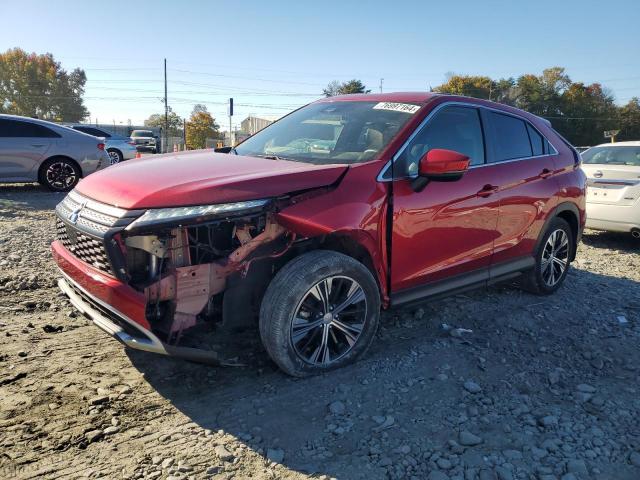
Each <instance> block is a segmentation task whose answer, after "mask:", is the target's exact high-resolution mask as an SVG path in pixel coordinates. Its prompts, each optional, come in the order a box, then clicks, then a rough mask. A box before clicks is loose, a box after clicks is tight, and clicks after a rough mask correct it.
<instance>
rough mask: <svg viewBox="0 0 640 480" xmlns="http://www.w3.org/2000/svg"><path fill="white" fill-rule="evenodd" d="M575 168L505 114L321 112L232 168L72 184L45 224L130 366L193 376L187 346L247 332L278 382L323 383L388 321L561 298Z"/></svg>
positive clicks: (479, 103) (187, 168)
mask: <svg viewBox="0 0 640 480" xmlns="http://www.w3.org/2000/svg"><path fill="white" fill-rule="evenodd" d="M579 163H580V157H579V156H578V154H577V153H576V151H575V150H574V149H573V148H572V147H571V146H570V145H569V144H568V143H567V142H566V141H565V140H564V139H563V138H562V137H561V136H559V135H558V134H557V133H556V132H555V131H554V130H553V129H552V128H551V126H550V124H549V122H547V121H546V120H543V119H541V118H539V117H536V116H534V115H531V114H529V113H526V112H523V111H520V110H517V109H514V108H511V107H508V106H504V105H499V104H496V103H492V102H488V101H483V100H478V99H472V98H465V97H458V96H450V95H437V94H431V93H395V94H379V95H378V94H369V95H347V96H341V97H332V98H326V99H322V100H319V101H317V102H315V103H312V104H309V105H307V106H305V107H303V108H301V109H299V110H296V111H294V112H293V113H291V114H289V115H287V116H286V117H284V118H282V119H281V120H279V121H277V122H276V123H274V124H272V125H271V126H269V127H267V128H265V129H264V130H262V131H260V132H259V133H257V134H255V135H254V136H253V137H250V138H249V139H247V140H246V141H244V142H243V143H241V144H240V145H238V146H237V147H236V148H235V149H231V151H230V152H229V154H222V153H214V152H212V151H210V150H200V151H194V152H184V153H179V154H175V153H174V154H171V153H170V154H166V155H162V156H156V157H153V158H149V159H146V158H145V159H141V160H136V161H131V162H125V163H122V164H119V165H115V166H113V167H110V168H108V169H106V170H104V171H101V172H98V173H96V174H94V175H91V176H90V177H88V178H86V179H83V180H82V181H81V182H80V183H79V184H78V186H77V187H76V188H75V190H73V191H72V192H71V193H69V195H68V196H67V197H66V198H65V199H64V200H63V201H62V202H61V203H60V204H59V205H58V206H57V207H56V213H57V232H58V239H57V240H56V241H54V242H53V244H52V250H53V256H54V258H55V260H56V262H57V264H58V266H59V267H60V271H61V273H62V275H61V278H60V280H59V286H60V288H61V289H62V291H63V292H64V293H65V294H66V295H68V297H69V298H70V300H71V302H72V303H73V304H74V305H75V306H76V307H77V308H78V309H79V310H81V311H82V312H83V313H84V314H85V315H86V316H88V317H89V318H91V319H92V320H93V322H95V324H96V325H98V326H99V327H100V328H102V329H103V330H105V331H107V332H109V333H110V334H112V335H114V336H115V337H117V338H118V339H119V340H120V341H122V342H123V343H125V344H126V345H128V346H130V347H132V348H138V349H142V350H147V351H150V352H157V353H163V354H169V355H177V356H181V357H186V358H190V359H202V360H206V359H207V358H208V356H210V355H211V352H207V351H205V350H201V349H197V348H194V347H193V346H190V345H188V344H187V343H186V342H185V338H186V337H187V336H188V335H183V333H184V332H187V331H188V330H189V329H193V328H194V327H197V326H199V325H202V324H207V323H210V324H212V325H215V326H216V329H223V330H224V329H227V328H231V330H230V331H233V329H235V328H236V327H246V326H249V325H255V324H256V323H257V324H258V325H259V332H260V337H261V339H262V342H263V344H264V346H265V348H266V350H267V352H268V353H269V355H270V356H271V358H272V359H273V360H274V361H275V362H276V363H277V364H278V366H279V367H280V368H281V369H282V370H284V371H285V372H286V373H288V374H291V375H295V376H307V375H311V374H316V373H320V372H325V371H327V370H331V369H334V368H338V367H341V366H344V365H346V364H348V363H350V362H353V361H354V360H355V359H357V358H358V357H360V356H361V355H362V354H363V353H364V352H365V350H366V349H367V347H368V346H369V345H370V344H371V342H372V340H373V338H374V335H375V332H376V328H377V326H378V321H379V318H380V311H381V309H382V308H385V309H386V308H389V307H392V306H396V305H401V304H406V303H407V302H412V301H416V300H421V299H425V298H433V297H436V296H441V295H445V294H452V293H455V292H460V291H461V290H465V289H469V288H473V287H478V286H483V285H487V284H490V283H493V282H497V281H501V280H505V279H509V278H514V277H516V276H520V275H521V276H522V282H521V284H522V285H523V286H524V287H526V288H527V289H528V290H530V291H533V292H535V293H538V294H549V293H552V292H554V291H556V290H557V289H558V288H559V287H560V285H561V284H562V283H563V281H564V280H565V278H566V276H567V271H568V269H569V264H570V262H571V261H572V260H573V259H574V258H575V254H576V245H577V243H578V241H579V239H580V236H581V233H582V228H583V226H584V223H585V213H584V212H585V210H584V206H585V175H584V173H583V172H582V170H581V169H580V168H579ZM196 330H197V328H196ZM192 331H193V330H192Z"/></svg>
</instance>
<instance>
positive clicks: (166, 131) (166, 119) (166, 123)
mask: <svg viewBox="0 0 640 480" xmlns="http://www.w3.org/2000/svg"><path fill="white" fill-rule="evenodd" d="M168 143H169V103H167V59H166V58H165V59H164V150H165V151H166V150H167V144H168Z"/></svg>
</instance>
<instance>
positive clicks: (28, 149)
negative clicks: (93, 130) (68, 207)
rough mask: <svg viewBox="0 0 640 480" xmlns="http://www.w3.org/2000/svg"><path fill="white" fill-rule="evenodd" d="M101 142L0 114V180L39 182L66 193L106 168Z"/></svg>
mask: <svg viewBox="0 0 640 480" xmlns="http://www.w3.org/2000/svg"><path fill="white" fill-rule="evenodd" d="M109 164H110V159H109V155H108V154H107V152H106V150H105V144H104V141H102V140H100V139H98V138H96V137H93V136H91V135H87V134H85V133H82V132H76V131H74V130H72V129H70V128H67V127H63V126H62V125H57V124H55V123H51V122H45V121H43V120H36V119H33V118H27V117H19V116H15V115H0V182H7V183H9V182H40V183H41V184H42V185H44V186H46V187H48V188H49V189H51V190H54V191H59V192H66V191H68V190H71V189H72V188H73V187H75V186H76V184H77V183H78V181H79V180H80V178H82V177H86V176H87V175H89V174H91V173H93V172H95V171H96V170H99V169H101V168H105V167H108V166H109Z"/></svg>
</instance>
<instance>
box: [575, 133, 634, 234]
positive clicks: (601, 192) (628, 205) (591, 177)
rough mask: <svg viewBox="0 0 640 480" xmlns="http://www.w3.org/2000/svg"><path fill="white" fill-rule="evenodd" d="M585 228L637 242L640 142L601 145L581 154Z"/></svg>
mask: <svg viewBox="0 0 640 480" xmlns="http://www.w3.org/2000/svg"><path fill="white" fill-rule="evenodd" d="M582 169H583V170H584V172H585V173H586V174H587V177H588V185H589V188H588V189H587V227H588V228H592V229H594V230H607V231H610V232H625V233H631V235H633V236H634V237H635V238H638V239H640V142H616V143H604V144H602V145H598V146H597V147H593V148H590V149H589V150H587V151H585V152H583V153H582Z"/></svg>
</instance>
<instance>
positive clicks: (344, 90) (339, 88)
mask: <svg viewBox="0 0 640 480" xmlns="http://www.w3.org/2000/svg"><path fill="white" fill-rule="evenodd" d="M366 88H367V87H365V85H364V83H362V82H361V81H360V80H356V79H353V80H349V81H348V82H343V83H340V82H339V81H337V80H333V81H332V82H329V84H328V85H327V88H325V89H324V90H323V91H322V94H323V95H324V96H326V97H335V96H336V95H350V94H352V93H370V92H371V90H367V89H366Z"/></svg>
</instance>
